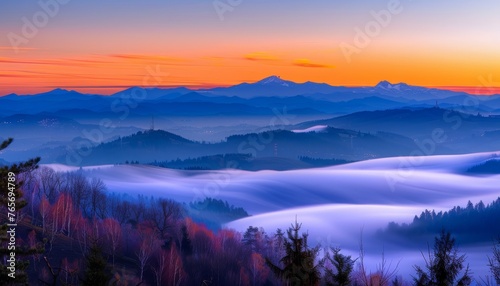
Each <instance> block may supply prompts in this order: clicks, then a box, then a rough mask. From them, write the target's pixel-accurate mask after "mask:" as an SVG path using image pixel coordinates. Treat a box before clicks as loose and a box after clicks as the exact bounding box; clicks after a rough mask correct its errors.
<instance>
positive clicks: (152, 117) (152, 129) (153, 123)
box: [149, 116, 155, 131]
mask: <svg viewBox="0 0 500 286" xmlns="http://www.w3.org/2000/svg"><path fill="white" fill-rule="evenodd" d="M149 130H151V131H154V130H155V117H154V116H151V126H150V128H149Z"/></svg>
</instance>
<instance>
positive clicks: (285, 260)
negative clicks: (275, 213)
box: [266, 221, 321, 286]
mask: <svg viewBox="0 0 500 286" xmlns="http://www.w3.org/2000/svg"><path fill="white" fill-rule="evenodd" d="M301 227H302V224H299V223H297V221H295V224H292V225H291V227H290V228H289V229H288V230H287V238H285V240H284V248H285V256H283V257H282V258H281V260H280V262H281V263H282V265H283V268H281V267H279V266H278V265H275V264H273V262H272V261H271V260H270V259H269V258H266V264H267V265H268V266H269V268H270V269H271V271H272V272H273V273H274V274H275V275H276V277H278V278H279V279H280V280H282V281H283V282H286V283H289V284H290V285H304V286H313V285H319V282H320V278H321V276H320V271H319V268H320V266H321V265H320V264H319V263H317V262H316V257H317V255H318V251H319V248H318V247H315V248H309V247H308V245H307V237H308V234H307V233H302V235H299V230H300V228H301Z"/></svg>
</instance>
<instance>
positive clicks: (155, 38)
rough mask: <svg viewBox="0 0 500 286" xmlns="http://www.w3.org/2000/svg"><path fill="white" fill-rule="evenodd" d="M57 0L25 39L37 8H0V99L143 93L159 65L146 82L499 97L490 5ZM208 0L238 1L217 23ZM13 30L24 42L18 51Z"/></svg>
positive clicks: (498, 37) (498, 41)
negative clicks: (407, 88)
mask: <svg viewBox="0 0 500 286" xmlns="http://www.w3.org/2000/svg"><path fill="white" fill-rule="evenodd" d="M59 1H60V2H67V3H66V4H58V11H57V13H53V15H49V16H47V18H48V21H47V23H46V25H45V26H44V27H40V28H37V29H38V31H36V33H32V34H26V33H24V35H23V26H25V24H24V22H23V18H25V19H28V20H29V22H31V23H33V22H34V20H33V18H34V17H35V21H38V23H40V21H42V24H43V20H44V18H43V17H44V13H45V15H46V12H43V11H44V10H43V9H42V7H41V6H40V4H39V1H1V2H0V95H4V94H9V93H12V92H15V93H19V94H28V93H37V92H42V91H47V90H50V89H53V88H56V87H61V88H67V89H74V90H78V91H81V92H87V93H101V94H110V93H113V92H116V91H118V90H120V89H123V88H125V87H128V86H144V85H145V81H144V79H145V77H147V76H148V75H149V74H150V72H149V71H151V70H158V69H159V70H160V71H161V74H162V76H161V79H160V80H159V81H156V82H155V81H152V80H151V81H150V80H148V81H147V83H148V84H153V85H161V86H179V85H182V86H191V87H195V88H196V87H208V86H219V85H232V84H236V83H240V82H243V81H246V82H253V81H256V80H259V79H261V78H264V77H267V76H269V75H280V76H281V77H282V78H285V79H289V80H294V81H297V82H304V81H308V80H310V81H316V82H326V83H329V84H332V85H349V86H350V85H354V86H357V85H361V86H366V85H374V84H376V83H377V82H379V81H381V80H389V81H391V82H406V83H408V84H412V85H422V86H441V87H447V88H454V89H467V90H469V91H473V90H477V88H478V87H482V89H481V91H482V92H483V93H488V92H489V93H491V92H493V91H497V92H498V91H500V89H496V90H495V89H494V88H493V87H499V86H500V52H499V50H500V21H499V20H498V15H499V13H500V1H498V0H484V1H477V0H476V1H473V0H470V1H466V0H442V1H436V0H419V1H411V0H401V1H397V0H381V1H379V0H370V1H368V0H361V1H340V0H338V1H333V0H317V1H304V0H288V1H277V0H275V1H272V0H266V1H264V0H241V1H237V0H221V1H213V0H141V1H139V0H85V1H82V0H59ZM394 1H395V2H399V3H400V4H399V5H400V8H399V9H400V10H401V11H400V13H398V14H395V15H392V16H391V19H390V21H389V22H388V24H387V25H385V27H381V28H380V29H379V31H375V33H374V34H373V36H369V43H368V44H367V45H366V46H362V47H360V46H358V47H357V53H354V54H352V56H351V58H350V61H348V60H347V59H346V57H345V56H344V54H343V52H342V49H341V48H340V47H341V45H342V44H343V45H351V46H353V47H356V45H355V42H354V38H355V36H356V35H357V32H356V31H357V30H356V29H357V28H359V29H360V30H365V27H366V25H367V24H368V23H370V21H373V20H374V16H373V15H372V11H374V12H378V11H380V10H383V9H387V7H388V5H390V3H391V2H394ZM40 2H43V3H59V2H57V0H41V1H40ZM215 2H217V3H223V4H224V3H225V4H226V5H230V4H228V3H238V2H241V3H240V4H239V5H236V6H235V7H231V10H230V11H226V12H225V13H223V14H222V18H221V17H220V15H219V14H218V13H217V10H216V9H215V8H214V3H215ZM24 30H26V29H24ZM25 32H26V31H25ZM14 35H15V37H23V38H24V39H25V40H22V43H19V44H18V45H17V47H16V48H13V46H12V39H13V37H14ZM17 39H19V38H17ZM165 74H168V75H165Z"/></svg>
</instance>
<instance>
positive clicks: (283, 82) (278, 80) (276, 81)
mask: <svg viewBox="0 0 500 286" xmlns="http://www.w3.org/2000/svg"><path fill="white" fill-rule="evenodd" d="M257 83H258V84H265V85H269V84H273V85H282V86H289V85H290V83H291V82H290V81H286V80H282V79H281V77H279V76H277V75H273V76H270V77H266V78H265V79H262V80H260V81H258V82H257Z"/></svg>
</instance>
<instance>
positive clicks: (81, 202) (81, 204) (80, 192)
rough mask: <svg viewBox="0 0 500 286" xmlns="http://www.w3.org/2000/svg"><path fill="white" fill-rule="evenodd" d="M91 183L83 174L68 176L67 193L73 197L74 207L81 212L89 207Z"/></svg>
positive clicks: (77, 173)
mask: <svg viewBox="0 0 500 286" xmlns="http://www.w3.org/2000/svg"><path fill="white" fill-rule="evenodd" d="M89 188H90V187H89V182H88V181H87V178H85V176H84V175H83V174H82V173H81V172H72V173H67V174H66V186H65V189H66V191H67V192H68V193H69V194H70V195H71V199H72V201H73V204H74V206H75V207H76V208H77V209H79V210H84V209H85V208H86V207H87V203H88V198H89Z"/></svg>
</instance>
